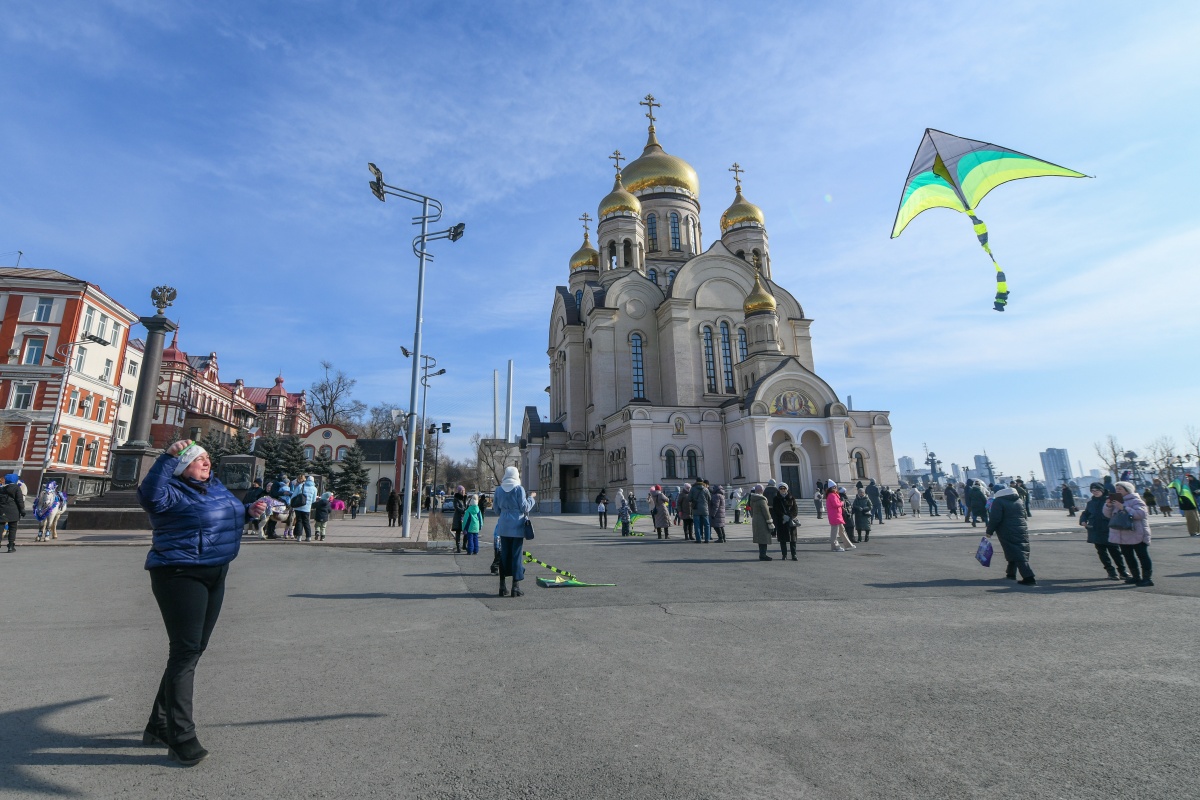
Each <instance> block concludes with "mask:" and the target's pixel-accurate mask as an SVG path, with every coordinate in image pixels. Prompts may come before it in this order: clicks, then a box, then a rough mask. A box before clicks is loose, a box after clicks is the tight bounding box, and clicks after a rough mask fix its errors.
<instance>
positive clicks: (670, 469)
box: [663, 450, 679, 478]
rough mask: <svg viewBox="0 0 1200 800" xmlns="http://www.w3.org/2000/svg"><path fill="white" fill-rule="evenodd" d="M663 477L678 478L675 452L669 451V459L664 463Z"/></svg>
mask: <svg viewBox="0 0 1200 800" xmlns="http://www.w3.org/2000/svg"><path fill="white" fill-rule="evenodd" d="M663 477H666V478H678V477H679V474H678V471H677V468H676V466H675V451H674V450H668V451H667V457H666V459H665V460H664V462H663Z"/></svg>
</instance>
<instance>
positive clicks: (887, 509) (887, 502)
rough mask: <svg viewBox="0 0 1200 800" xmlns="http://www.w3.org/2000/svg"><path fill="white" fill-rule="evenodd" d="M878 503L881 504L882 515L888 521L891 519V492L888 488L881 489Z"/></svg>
mask: <svg viewBox="0 0 1200 800" xmlns="http://www.w3.org/2000/svg"><path fill="white" fill-rule="evenodd" d="M879 501H880V503H882V504H883V514H884V516H885V517H887V518H888V519H891V518H892V490H891V489H889V488H888V487H886V486H885V487H883V490H882V491H880V493H879Z"/></svg>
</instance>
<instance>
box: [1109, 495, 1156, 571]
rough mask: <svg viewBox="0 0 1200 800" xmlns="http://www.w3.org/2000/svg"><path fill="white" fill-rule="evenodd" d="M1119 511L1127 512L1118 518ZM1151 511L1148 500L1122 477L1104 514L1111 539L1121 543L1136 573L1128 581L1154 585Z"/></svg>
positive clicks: (1130, 565) (1126, 560)
mask: <svg viewBox="0 0 1200 800" xmlns="http://www.w3.org/2000/svg"><path fill="white" fill-rule="evenodd" d="M1118 511H1124V512H1125V514H1124V515H1122V517H1121V518H1120V520H1119V521H1118V519H1114V516H1115V515H1116V513H1117V512H1118ZM1149 513H1150V510H1149V509H1148V508H1147V507H1146V501H1145V500H1143V499H1142V498H1141V497H1139V496H1138V493H1137V490H1136V489H1134V488H1133V484H1132V483H1130V482H1129V481H1119V482H1118V483H1117V485H1116V487H1115V488H1114V489H1113V493H1112V494H1111V495H1109V496H1108V502H1106V503H1105V504H1104V516H1106V517H1108V541H1109V543H1110V544H1115V545H1119V546H1120V548H1121V555H1123V556H1124V557H1125V563H1126V564H1127V565H1128V567H1129V571H1130V572H1131V573H1132V577H1130V578H1126V579H1125V582H1126V583H1132V584H1136V585H1138V586H1153V585H1154V581H1152V580H1150V574H1151V571H1152V570H1153V564H1151V563H1150V522H1149V520H1147V519H1146V517H1147V516H1148V515H1149ZM1135 556H1136V560H1135ZM1139 564H1141V569H1140V570H1139V569H1138V565H1139Z"/></svg>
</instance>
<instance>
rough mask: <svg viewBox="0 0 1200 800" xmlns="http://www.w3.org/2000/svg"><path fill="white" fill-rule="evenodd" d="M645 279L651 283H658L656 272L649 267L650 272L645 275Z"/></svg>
mask: <svg viewBox="0 0 1200 800" xmlns="http://www.w3.org/2000/svg"><path fill="white" fill-rule="evenodd" d="M646 277H647V278H649V279H650V281H651V282H652V283H658V270H656V269H654V268H653V267H651V268H650V271H649V272H647V273H646Z"/></svg>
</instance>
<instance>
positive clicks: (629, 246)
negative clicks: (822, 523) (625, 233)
mask: <svg viewBox="0 0 1200 800" xmlns="http://www.w3.org/2000/svg"><path fill="white" fill-rule="evenodd" d="M624 250H625V253H624V256H625V258H624V261H622V262H621V266H623V267H625V268H626V269H628V268H630V267H632V266H633V242H631V241H629V240H628V239H626V240H625V248H624Z"/></svg>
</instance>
